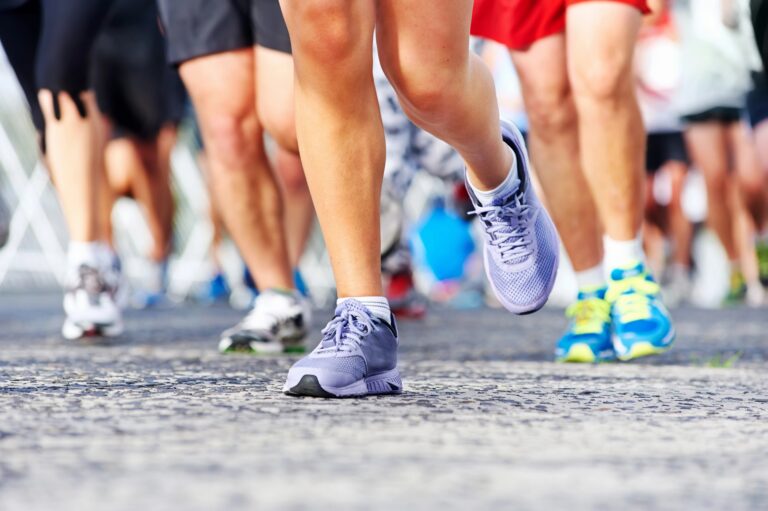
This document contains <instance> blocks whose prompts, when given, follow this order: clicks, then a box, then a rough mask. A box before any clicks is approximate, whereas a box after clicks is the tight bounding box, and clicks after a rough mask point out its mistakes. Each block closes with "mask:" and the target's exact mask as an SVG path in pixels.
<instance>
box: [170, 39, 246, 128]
mask: <svg viewBox="0 0 768 511" xmlns="http://www.w3.org/2000/svg"><path fill="white" fill-rule="evenodd" d="M253 69H254V51H253V48H250V47H249V48H241V49H239V50H231V51H226V52H221V53H214V54H212V55H206V56H203V57H197V58H194V59H191V60H188V61H186V62H184V63H183V64H182V65H181V66H180V67H179V73H180V74H181V78H182V80H183V81H184V85H185V86H186V87H187V91H188V92H189V95H190V97H191V98H192V102H193V103H194V105H195V108H196V110H197V114H198V116H200V118H201V122H203V123H205V119H206V117H207V116H208V115H217V114H219V115H222V116H224V115H230V116H231V115H235V116H242V115H247V114H248V113H249V112H253V111H254V109H255V93H254V91H255V81H254V80H255V78H254V72H253Z"/></svg>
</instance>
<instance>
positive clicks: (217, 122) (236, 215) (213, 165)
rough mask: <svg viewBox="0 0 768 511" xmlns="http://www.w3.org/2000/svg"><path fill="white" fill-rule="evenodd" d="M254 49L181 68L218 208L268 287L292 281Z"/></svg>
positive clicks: (286, 285) (259, 279) (207, 58)
mask: <svg viewBox="0 0 768 511" xmlns="http://www.w3.org/2000/svg"><path fill="white" fill-rule="evenodd" d="M254 65H255V62H254V51H253V49H252V48H244V49H240V50H235V51H228V52H226V53H217V54H213V55H208V56H204V57H198V58H194V59H191V60H188V61H186V62H184V63H182V64H181V67H180V72H181V76H182V79H183V80H184V83H185V84H186V86H187V90H188V91H189V94H190V97H191V98H192V101H193V103H194V104H195V109H196V111H197V115H198V118H199V121H200V128H201V130H202V133H203V139H204V140H205V149H206V154H207V158H208V166H209V169H210V173H211V184H212V188H213V192H214V193H215V194H216V196H217V202H218V203H219V204H220V205H222V207H221V208H220V209H219V212H220V214H221V216H222V218H223V219H224V223H225V225H226V226H227V229H228V230H229V232H230V234H231V235H232V237H233V238H234V240H235V243H236V244H237V246H238V248H239V249H240V252H241V254H242V256H243V259H245V262H246V264H247V265H248V268H249V269H250V270H251V273H252V274H253V276H254V279H255V280H256V282H257V284H258V285H259V287H260V288H262V289H267V288H279V289H292V288H293V279H292V275H291V268H290V265H289V264H288V253H287V247H286V243H285V233H284V231H283V225H282V219H283V212H282V202H281V199H280V193H279V190H278V187H277V182H276V180H275V177H274V175H273V173H272V170H271V168H270V166H269V162H268V160H267V156H266V153H265V150H264V143H263V140H262V127H261V125H260V123H259V120H258V118H257V115H256V97H255V94H254V90H255V82H254V73H253V70H254Z"/></svg>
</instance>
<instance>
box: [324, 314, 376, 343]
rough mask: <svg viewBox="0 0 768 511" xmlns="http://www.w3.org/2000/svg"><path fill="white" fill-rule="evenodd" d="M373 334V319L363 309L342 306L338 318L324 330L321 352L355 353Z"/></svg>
mask: <svg viewBox="0 0 768 511" xmlns="http://www.w3.org/2000/svg"><path fill="white" fill-rule="evenodd" d="M371 332H373V319H372V318H371V316H370V314H368V312H367V311H366V310H365V309H364V308H363V307H362V306H361V307H350V306H345V304H342V306H341V307H340V308H339V310H337V311H336V316H335V317H334V318H333V319H332V320H331V321H330V322H329V323H328V324H327V325H326V326H325V328H323V330H322V334H323V340H322V342H321V343H320V350H321V351H330V350H333V351H353V350H355V349H359V348H360V346H361V343H362V341H363V338H364V337H366V336H367V335H368V334H370V333H371Z"/></svg>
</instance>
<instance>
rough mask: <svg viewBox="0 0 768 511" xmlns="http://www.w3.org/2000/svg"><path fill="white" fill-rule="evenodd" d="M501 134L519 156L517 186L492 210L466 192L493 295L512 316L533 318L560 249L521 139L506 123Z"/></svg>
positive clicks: (547, 290)
mask: <svg viewBox="0 0 768 511" xmlns="http://www.w3.org/2000/svg"><path fill="white" fill-rule="evenodd" d="M501 133H502V135H503V137H504V142H505V143H506V144H507V145H508V146H509V147H510V148H511V149H512V151H513V152H514V154H515V159H516V162H517V172H518V177H519V179H520V184H519V186H518V187H517V189H516V190H515V191H514V192H512V193H510V194H509V195H508V196H506V197H499V198H497V199H496V200H494V202H493V204H491V205H489V206H483V205H482V204H481V203H480V201H479V200H478V198H477V197H476V196H475V194H474V193H473V191H472V187H471V186H469V183H467V192H468V193H469V197H470V199H471V200H472V203H473V205H474V207H475V211H474V214H476V215H477V216H478V217H479V218H480V221H481V222H482V225H483V239H484V247H483V260H484V262H485V272H486V275H487V276H488V281H489V282H490V284H491V289H492V290H493V292H494V294H495V295H496V298H498V300H499V302H500V303H501V304H502V305H503V306H504V307H505V308H506V309H507V310H508V311H510V312H513V313H515V314H529V313H531V312H535V311H537V310H539V309H540V308H542V307H543V306H544V304H545V303H546V302H547V299H548V298H549V294H550V293H551V292H552V287H553V286H554V284H555V277H556V276H557V267H558V257H559V253H560V245H559V242H558V238H557V231H556V230H555V225H554V224H553V223H552V219H551V218H550V217H549V214H548V213H547V211H546V210H545V209H544V207H543V206H542V205H541V203H540V202H539V199H538V198H537V197H536V193H535V192H534V190H533V186H532V184H531V179H530V175H529V168H530V163H529V162H528V153H527V152H526V149H525V141H524V140H523V136H522V135H521V134H520V132H519V131H518V129H517V128H516V127H515V126H514V125H512V124H511V123H508V122H505V121H502V123H501Z"/></svg>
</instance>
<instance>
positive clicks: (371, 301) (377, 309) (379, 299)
mask: <svg viewBox="0 0 768 511" xmlns="http://www.w3.org/2000/svg"><path fill="white" fill-rule="evenodd" d="M347 300H357V301H358V302H360V303H362V304H363V305H365V308H366V309H368V310H369V311H370V312H371V314H373V315H374V316H376V317H377V318H379V319H381V320H382V321H386V322H387V323H390V320H391V318H392V311H390V309H389V302H388V301H387V299H386V298H385V297H383V296H352V297H349V298H339V299H338V300H336V306H337V307H338V306H339V305H341V304H342V303H344V302H345V301H347Z"/></svg>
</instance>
